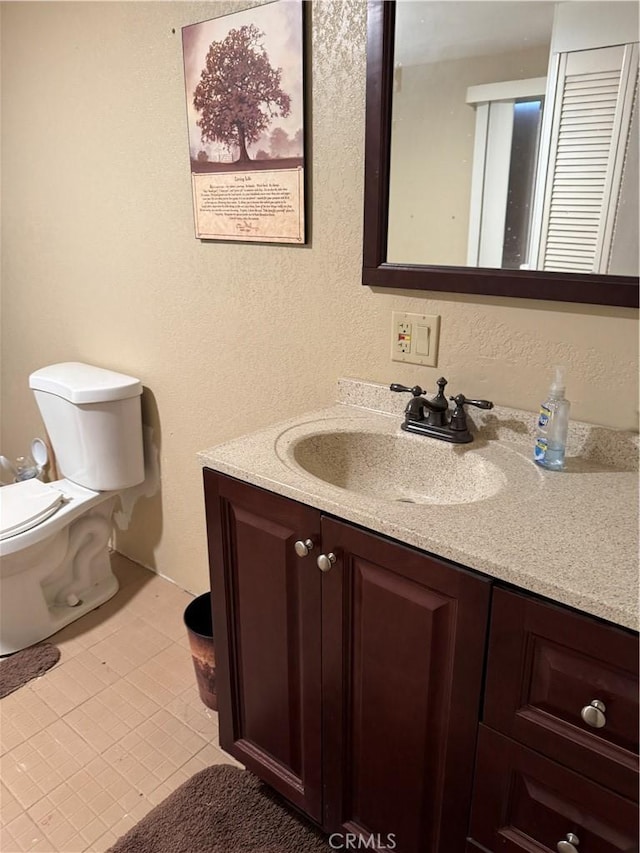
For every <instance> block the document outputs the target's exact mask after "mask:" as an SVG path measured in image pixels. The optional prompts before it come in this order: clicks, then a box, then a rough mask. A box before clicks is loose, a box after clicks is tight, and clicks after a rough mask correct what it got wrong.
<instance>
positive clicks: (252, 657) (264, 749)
mask: <svg viewBox="0 0 640 853" xmlns="http://www.w3.org/2000/svg"><path fill="white" fill-rule="evenodd" d="M204 482H205V500H206V509H207V535H208V540H209V560H210V567H211V589H212V602H213V618H214V626H215V645H216V668H217V673H216V676H217V689H218V707H219V712H220V744H221V746H222V747H223V749H225V750H226V751H227V752H229V753H230V754H231V755H233V756H234V757H235V758H237V759H238V761H241V762H242V763H243V764H244V765H245V766H246V767H247V768H248V769H249V770H252V771H253V772H255V773H256V774H257V775H258V776H260V778H261V779H264V780H265V781H266V782H268V783H269V784H270V785H272V786H273V788H275V789H276V790H277V791H279V792H280V793H281V794H283V795H284V796H285V797H286V798H287V799H289V800H290V801H291V802H292V803H294V804H295V805H296V806H298V808H300V809H302V810H303V811H305V812H306V813H307V814H308V815H310V817H312V818H313V819H315V820H317V821H319V820H320V817H321V758H320V738H321V705H320V703H321V698H320V677H321V666H320V627H321V625H320V571H319V570H318V568H317V566H316V564H315V554H316V553H317V544H318V543H319V540H320V529H319V528H320V515H319V513H318V512H317V511H316V510H313V509H310V508H309V507H307V506H304V505H303V504H299V503H296V502H295V501H291V500H287V499H286V498H282V497H280V496H278V495H274V494H271V493H270V492H266V491H263V490H262V489H258V488H256V487H255V486H250V485H247V484H246V483H241V482H239V481H237V480H233V479H231V478H229V477H225V476H222V475H219V474H216V473H214V472H213V471H209V470H205V472H204ZM299 539H301V540H305V539H311V540H313V541H314V542H315V543H316V549H315V550H313V551H311V553H310V554H309V555H308V556H307V557H299V556H297V554H296V552H295V549H294V543H295V542H296V540H299Z"/></svg>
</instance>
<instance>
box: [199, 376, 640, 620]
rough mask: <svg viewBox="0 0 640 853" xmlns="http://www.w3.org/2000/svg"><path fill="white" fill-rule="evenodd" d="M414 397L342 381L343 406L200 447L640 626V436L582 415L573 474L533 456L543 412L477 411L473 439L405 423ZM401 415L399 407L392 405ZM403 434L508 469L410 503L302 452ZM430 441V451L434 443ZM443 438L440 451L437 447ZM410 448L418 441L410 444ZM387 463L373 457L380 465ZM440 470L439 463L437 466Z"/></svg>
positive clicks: (252, 475) (270, 484) (379, 526)
mask: <svg viewBox="0 0 640 853" xmlns="http://www.w3.org/2000/svg"><path fill="white" fill-rule="evenodd" d="M403 405H404V400H403V399H402V398H401V397H399V396H398V395H397V394H392V393H391V392H390V391H388V389H387V388H386V386H381V385H377V384H375V383H368V382H361V381H359V380H340V382H339V384H338V403H337V404H336V405H334V406H331V407H329V408H326V409H322V410H320V411H316V412H311V413H308V414H305V415H303V416H301V417H298V418H293V419H291V420H288V421H286V422H284V423H280V424H276V425H273V426H270V427H267V428H266V429H262V430H260V431H258V432H255V433H252V434H250V435H247V436H243V437H242V438H238V439H235V440H233V441H229V442H226V443H225V444H220V445H218V446H216V447H213V448H211V449H209V450H204V451H202V452H201V453H199V454H198V459H199V461H200V463H201V464H202V465H203V466H205V467H209V468H212V469H214V470H215V471H219V472H221V473H224V474H228V475H230V476H232V477H236V478H237V479H240V480H244V481H246V482H248V483H252V484H254V485H256V486H261V487H263V488H265V489H268V490H270V491H272V492H276V493H277V494H280V495H284V496H286V497H290V498H293V499H294V500H297V501H300V502H302V503H305V504H308V505H310V506H313V507H317V508H318V509H320V510H323V511H325V512H327V513H330V514H332V515H336V516H338V517H340V518H343V519H345V520H347V521H353V522H355V523H356V524H360V525H362V526H363V527H366V528H368V529H370V530H373V531H376V532H378V533H381V534H384V535H386V536H389V537H391V538H393V539H396V540H399V541H401V542H404V543H406V544H408V545H413V546H416V547H418V548H421V549H423V550H425V551H427V552H429V553H431V554H435V555H437V556H440V557H443V558H445V559H448V560H453V561H454V562H456V563H459V564H461V565H463V566H467V567H468V568H471V569H475V570H477V571H479V572H482V573H485V574H487V575H489V576H491V577H493V578H496V579H500V580H503V581H506V582H508V583H510V584H514V585H515V586H517V587H520V588H522V589H525V590H529V591H531V592H534V593H538V594H540V595H543V596H545V597H547V598H550V599H552V600H554V601H557V602H560V603H562V604H567V605H569V606H571V607H575V608H577V609H579V610H583V611H585V612H587V613H591V614H593V615H595V616H599V617H601V618H603V619H606V620H609V621H611V622H614V623H616V624H618V625H622V626H625V627H627V628H633V629H635V630H637V628H638V473H637V464H638V437H637V436H636V435H635V434H633V433H627V432H617V431H614V430H608V429H604V428H602V427H594V426H591V425H588V424H579V423H575V422H574V423H572V424H571V427H570V435H569V442H568V454H567V465H566V468H565V470H564V471H562V472H554V471H545V470H543V469H541V468H539V467H538V466H537V465H535V464H534V463H533V462H532V461H531V452H532V447H533V433H534V429H535V415H534V414H533V413H531V412H522V411H519V410H515V409H507V408H504V407H496V408H495V409H494V410H493V411H492V412H479V411H474V413H473V414H472V415H471V418H470V420H472V419H473V424H472V431H474V432H476V438H475V440H474V442H473V443H471V444H469V445H462V446H460V445H458V446H456V445H450V444H448V443H446V442H438V441H435V440H434V439H431V438H426V437H424V436H417V435H409V434H408V433H404V432H403V431H401V430H400V423H401V421H402V410H403ZM390 412H393V413H394V414H390ZM323 432H331V433H340V432H343V433H353V432H367V433H374V434H375V435H390V436H393V435H401V436H402V440H403V441H411V442H413V445H411V446H409V447H410V450H411V453H413V454H414V456H415V459H416V460H418V462H417V464H416V469H417V470H418V469H419V467H420V465H419V460H420V459H421V454H422V453H424V454H425V456H426V455H427V454H430V459H434V458H435V456H434V454H436V455H437V460H438V462H439V464H438V466H437V467H438V468H439V469H440V470H442V471H446V461H447V458H448V457H447V454H449V455H450V458H451V460H452V461H454V462H455V461H458V460H455V459H453V455H454V454H455V455H456V456H458V457H460V455H461V454H465V453H469V451H471V452H472V453H473V455H474V457H475V459H476V460H484V461H482V462H478V463H477V464H479V465H486V466H488V467H489V468H491V470H495V469H494V468H493V465H495V466H497V467H498V468H499V469H500V471H501V472H502V474H503V481H502V483H501V486H500V488H499V489H498V490H497V491H495V492H494V493H493V494H491V496H490V497H488V498H486V499H484V500H479V501H476V502H470V503H455V502H453V503H449V504H438V503H416V504H413V503H406V502H404V501H402V500H397V501H392V500H385V499H381V498H379V497H376V496H371V495H364V494H358V493H355V492H352V491H348V490H346V489H343V488H339V487H338V486H335V485H331V484H330V483H327V482H324V481H323V480H320V479H318V478H316V477H313V476H312V475H310V474H309V473H307V472H306V471H305V470H304V469H302V468H301V467H300V466H299V465H298V464H297V462H296V459H295V458H294V454H293V448H294V447H295V445H296V444H297V443H298V442H299V441H300V440H301V439H304V438H306V437H309V436H312V435H316V434H318V433H323ZM425 442H429V445H430V450H429V451H427V450H426V449H425V450H424V451H422V450H421V448H423V447H424V443H425ZM432 445H437V448H436V447H434V446H432ZM405 446H408V445H405ZM384 463H385V460H384V459H380V460H376V459H372V460H371V464H372V465H379V464H382V465H384ZM432 468H433V470H434V471H435V467H433V466H432Z"/></svg>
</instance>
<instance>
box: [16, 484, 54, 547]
mask: <svg viewBox="0 0 640 853" xmlns="http://www.w3.org/2000/svg"><path fill="white" fill-rule="evenodd" d="M64 502H65V496H64V494H63V493H62V492H61V491H59V490H58V489H56V488H54V487H52V486H51V485H49V484H48V483H42V482H41V481H40V480H35V479H33V480H23V481H22V482H20V483H12V484H11V485H9V486H3V487H2V489H0V541H2V540H5V539H9V538H10V537H11V536H17V535H18V534H19V533H24V532H25V531H26V530H31V529H32V528H33V527H37V525H38V524H40V523H41V522H43V521H45V519H47V518H49V517H50V516H51V515H53V514H54V513H55V512H57V511H58V509H60V507H61V506H62V505H63V503H64Z"/></svg>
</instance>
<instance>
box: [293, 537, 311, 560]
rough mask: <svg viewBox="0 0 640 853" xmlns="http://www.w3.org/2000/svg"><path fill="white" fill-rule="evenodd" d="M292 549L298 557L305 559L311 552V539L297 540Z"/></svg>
mask: <svg viewBox="0 0 640 853" xmlns="http://www.w3.org/2000/svg"><path fill="white" fill-rule="evenodd" d="M293 547H294V548H295V551H296V554H297V555H298V557H307V556H308V555H309V551H313V539H298V541H297V542H296V543H295V544H294V546H293Z"/></svg>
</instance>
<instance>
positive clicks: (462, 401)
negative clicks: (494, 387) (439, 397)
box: [449, 394, 493, 409]
mask: <svg viewBox="0 0 640 853" xmlns="http://www.w3.org/2000/svg"><path fill="white" fill-rule="evenodd" d="M449 399H450V400H453V402H454V403H455V404H456V406H459V407H462V406H476V407H477V408H478V409H493V403H492V402H491V400H467V398H466V397H465V396H464V394H456V396H455V397H449Z"/></svg>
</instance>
